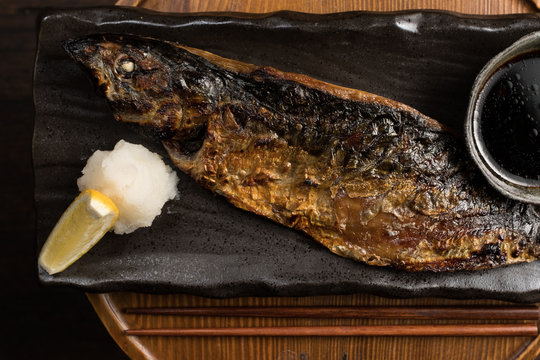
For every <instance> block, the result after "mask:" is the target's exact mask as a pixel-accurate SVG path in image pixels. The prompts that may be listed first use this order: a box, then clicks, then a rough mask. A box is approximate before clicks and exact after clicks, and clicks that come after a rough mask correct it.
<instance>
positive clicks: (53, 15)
mask: <svg viewBox="0 0 540 360" xmlns="http://www.w3.org/2000/svg"><path fill="white" fill-rule="evenodd" d="M539 29H540V20H539V18H538V17H537V16H536V15H532V14H529V15H519V16H518V15H516V16H504V17H477V16H476V17H471V16H459V15H456V14H450V13H439V12H399V13H359V12H355V13H343V14H330V15H307V14H299V13H291V12H279V13H275V14H270V15H242V14H236V15H235V14H195V15H166V14H159V13H154V12H149V11H141V10H136V9H132V8H119V7H111V8H92V9H80V10H57V11H50V12H47V13H45V14H43V15H42V16H41V17H40V30H39V38H38V52H37V57H36V65H35V78H34V101H35V112H36V113H35V130H34V131H35V133H34V142H33V147H34V148H33V155H34V171H35V186H36V188H35V199H36V210H37V245H38V249H40V248H41V246H42V245H43V243H44V241H45V239H46V237H47V235H48V233H49V232H50V230H51V229H52V227H53V225H54V223H55V222H56V221H57V219H58V218H59V216H60V215H61V214H62V211H63V210H64V209H65V208H66V207H67V205H68V204H69V203H70V202H71V201H72V199H73V198H74V197H75V196H76V195H77V193H78V190H77V187H76V180H77V178H78V177H79V176H80V172H81V170H82V168H83V167H84V165H85V163H86V159H87V158H88V157H89V156H90V155H91V154H92V153H93V152H94V151H95V150H98V149H101V150H110V149H112V147H113V146H114V144H115V143H116V142H117V141H118V140H120V139H125V140H127V141H130V142H134V143H140V144H143V145H145V146H146V147H148V148H150V149H151V150H153V151H155V152H158V153H159V154H161V155H162V156H163V158H164V159H165V160H166V162H167V163H169V164H170V165H172V164H171V162H170V161H169V159H168V158H167V155H166V153H165V151H164V150H163V149H162V147H161V145H160V144H159V143H158V142H156V141H155V140H152V139H150V138H147V137H145V136H143V135H140V134H139V133H137V132H135V131H134V130H133V129H132V128H131V127H129V126H126V125H124V124H121V123H117V122H115V121H114V120H113V118H112V114H111V112H110V110H109V109H108V107H107V105H106V103H105V100H104V99H103V98H101V97H99V96H98V95H96V93H95V91H94V89H93V87H92V85H91V83H90V81H89V79H88V78H87V76H86V75H85V73H84V72H83V70H82V69H81V68H79V66H78V65H77V64H75V63H74V62H73V61H72V60H71V59H70V58H69V57H68V55H67V54H66V53H65V52H64V50H63V49H62V47H61V44H62V42H63V41H64V40H67V39H72V38H77V37H82V36H85V35H88V34H94V33H132V34H140V35H145V36H151V37H156V38H160V39H167V40H173V41H177V42H179V43H182V44H185V45H189V46H193V47H196V48H200V49H204V50H207V51H210V52H213V53H216V54H219V55H221V56H224V57H227V58H232V59H236V60H240V61H244V62H248V63H253V64H257V65H270V66H273V67H276V68H278V69H281V70H285V71H292V72H297V73H302V74H307V75H310V76H313V77H315V78H318V79H321V80H324V81H328V82H331V83H335V84H339V85H343V86H347V87H352V88H357V89H361V90H365V91H369V92H372V93H375V94H379V95H382V96H386V97H389V98H392V99H395V100H398V101H401V102H403V103H406V104H408V105H411V106H413V107H415V108H416V109H418V110H420V111H421V112H423V113H424V114H426V115H428V116H431V117H433V118H435V119H437V120H439V121H441V122H443V123H445V124H447V125H449V126H450V127H453V128H454V129H456V130H457V132H458V133H459V134H461V133H462V127H463V121H464V117H465V110H466V107H467V103H468V97H469V90H470V88H471V86H472V83H473V81H474V78H475V76H476V74H477V73H478V72H479V70H480V69H481V67H482V66H483V65H484V64H485V63H486V62H487V60H488V59H489V58H491V57H492V56H494V55H495V54H497V53H498V52H499V51H501V50H502V49H504V48H505V47H506V46H508V45H510V44H511V43H512V42H514V41H515V40H517V39H518V38H520V37H521V36H523V35H525V34H527V33H530V32H532V31H536V30H539ZM179 176H180V185H179V190H180V198H179V199H178V200H175V201H170V202H169V203H167V204H166V205H165V207H164V209H163V212H162V215H160V216H159V217H158V218H157V219H156V220H155V221H154V224H153V225H152V227H150V228H144V229H139V230H137V231H136V232H134V233H132V234H129V235H122V236H117V235H114V234H112V233H109V234H107V235H106V236H105V237H104V238H103V239H102V240H101V242H99V243H98V244H97V245H96V246H95V247H94V248H93V249H92V250H91V251H90V252H89V253H88V254H86V255H85V256H84V257H83V258H81V259H80V260H79V261H78V262H76V263H75V264H74V265H72V266H71V267H70V268H68V269H67V270H66V271H64V272H62V273H60V274H57V275H54V276H49V275H48V274H47V273H45V272H44V271H43V270H42V269H39V267H38V271H39V277H40V280H41V281H42V282H43V283H45V284H55V285H69V286H75V287H79V288H81V289H84V290H86V291H120V290H122V291H126V290H131V291H141V292H161V293H165V292H182V293H192V294H198V295H205V296H213V297H231V296H244V295H260V296H271V295H279V296H304V295H322V294H345V293H360V292H369V293H375V294H380V295H386V296H396V297H413V296H414V297H416V296H439V297H451V298H493V299H504V300H511V301H518V302H532V301H540V262H533V263H530V264H521V265H514V266H510V267H505V268H500V269H494V270H487V271H476V272H455V273H406V272H402V271H396V270H393V269H389V268H377V267H370V266H367V265H364V264H362V263H357V262H354V261H352V260H348V259H344V258H341V257H339V256H337V255H334V254H332V253H331V252H330V251H328V250H327V249H326V248H324V247H322V246H320V245H319V244H318V243H316V242H315V241H314V240H312V239H310V238H308V237H306V236H304V235H303V234H300V233H299V232H296V231H293V230H290V229H288V228H285V227H282V226H280V225H277V224H275V223H273V222H271V221H269V220H266V219H264V218H261V217H258V216H256V215H253V214H251V213H248V212H245V211H242V210H239V209H237V208H235V207H234V206H232V205H230V204H229V203H227V201H225V200H224V199H222V198H220V197H219V196H215V195H213V194H212V193H210V192H209V191H207V190H204V189H203V188H201V187H200V186H199V185H197V184H196V183H195V182H194V181H193V180H191V178H189V177H188V176H186V175H185V174H183V173H180V172H179Z"/></svg>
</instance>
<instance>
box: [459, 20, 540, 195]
mask: <svg viewBox="0 0 540 360" xmlns="http://www.w3.org/2000/svg"><path fill="white" fill-rule="evenodd" d="M539 133H540V31H537V32H534V33H531V34H529V35H526V36H524V37H522V38H521V39H519V40H517V41H516V42H514V43H513V44H512V45H510V46H509V47H507V48H506V49H504V50H503V51H501V52H500V53H499V54H497V55H496V56H495V57H493V58H492V59H490V60H489V61H488V63H487V64H486V65H485V66H484V67H483V68H482V70H481V71H480V72H479V73H478V76H477V77H476V79H475V81H474V84H473V87H472V90H471V97H470V101H469V107H468V109H467V118H466V120H465V136H466V143H467V147H468V149H469V152H470V154H471V157H472V158H473V160H474V162H475V163H476V165H477V166H478V168H479V169H480V171H481V172H482V174H483V175H484V177H485V178H486V180H487V181H488V182H489V184H491V185H492V186H493V187H494V188H495V189H497V190H498V191H499V192H500V193H502V194H503V195H505V196H507V197H509V198H512V199H515V200H519V201H523V202H528V203H532V204H538V205H540V134H539Z"/></svg>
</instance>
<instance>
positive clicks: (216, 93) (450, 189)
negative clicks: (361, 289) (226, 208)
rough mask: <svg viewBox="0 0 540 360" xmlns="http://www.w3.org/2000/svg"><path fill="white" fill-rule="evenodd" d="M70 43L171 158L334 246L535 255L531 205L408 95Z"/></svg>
mask: <svg viewBox="0 0 540 360" xmlns="http://www.w3.org/2000/svg"><path fill="white" fill-rule="evenodd" d="M64 47H65V49H66V50H67V51H68V53H69V54H70V55H71V56H72V57H73V58H74V59H75V60H77V61H78V62H79V63H81V64H82V65H83V66H84V67H85V68H86V69H87V70H88V71H89V72H90V73H91V75H92V77H93V78H94V80H95V82H96V85H97V86H98V87H99V88H100V89H101V91H102V93H103V94H104V95H105V97H106V98H107V100H108V102H109V104H110V106H111V108H112V110H113V114H114V117H115V118H116V119H117V120H119V121H124V122H132V123H138V124H140V125H142V126H146V127H147V128H148V129H151V130H152V131H153V132H155V133H156V134H157V135H158V136H159V137H160V139H161V140H162V142H163V144H164V145H165V147H166V149H167V151H168V153H169V155H170V156H171V158H172V160H173V161H174V163H175V164H176V165H177V166H178V168H179V169H181V170H182V171H184V172H186V173H188V174H189V175H191V176H192V177H193V178H194V179H195V180H196V181H198V182H199V183H200V184H201V185H203V186H204V187H206V188H208V189H210V190H212V191H213V192H215V193H218V194H220V195H222V196H224V197H225V198H227V200H229V201H230V202H231V203H232V204H234V205H235V206H237V207H239V208H242V209H245V210H248V211H251V212H254V213H256V214H259V215H262V216H265V217H267V218H269V219H272V220H274V221H276V222H278V223H280V224H283V225H285V226H289V227H291V228H294V229H298V230H301V231H303V232H305V233H306V234H308V235H310V236H311V237H313V238H314V239H315V240H317V241H319V242H320V243H322V244H323V245H325V246H326V247H328V248H329V249H330V250H331V251H333V252H335V253H337V254H339V255H342V256H345V257H349V258H353V259H355V260H359V261H363V262H366V263H368V264H371V265H379V266H387V265H390V266H393V267H396V268H399V269H405V270H409V271H423V270H430V271H454V270H477V269H486V268H493V267H497V266H501V265H507V264H513V263H519V262H529V261H533V260H536V259H537V258H538V257H539V255H540V244H539V243H540V231H539V226H540V215H539V209H538V208H536V207H535V206H534V205H529V204H524V203H519V202H516V201H513V200H510V199H507V198H504V197H502V196H501V195H499V194H498V193H496V192H495V191H494V190H492V189H491V188H490V187H488V186H487V184H486V182H485V181H484V179H483V178H482V177H481V175H480V174H479V172H478V171H477V170H476V168H475V167H474V166H473V164H472V162H471V161H470V160H469V158H468V155H467V153H466V151H465V146H464V145H463V144H462V143H460V142H459V140H457V139H456V138H455V136H454V135H452V134H451V132H450V131H449V130H448V129H446V128H445V127H444V126H443V125H441V124H439V123H438V122H437V121H435V120H433V119H431V118H429V117H427V116H425V115H423V114H421V113H419V112H418V111H416V110H414V109H412V108H410V107H408V106H406V105H404V104H401V103H398V102H396V101H393V100H390V99H386V98H383V97H380V96H377V95H374V94H370V93H367V92H363V91H359V90H353V89H348V88H343V87H339V86H336V85H332V84H329V83H325V82H322V81H319V80H316V79H313V78H310V77H308V76H304V75H299V74H293V73H286V72H282V71H279V70H276V69H274V68H270V67H258V66H255V65H251V64H246V63H242V62H238V61H234V60H229V59H225V58H222V57H219V56H217V55H214V54H211V53H208V52H205V51H202V50H198V49H193V48H189V47H186V46H181V45H178V44H175V43H171V42H166V41H160V40H156V39H150V38H141V37H136V36H120V35H95V36H91V37H88V38H85V39H79V40H73V41H69V42H67V43H66V44H64Z"/></svg>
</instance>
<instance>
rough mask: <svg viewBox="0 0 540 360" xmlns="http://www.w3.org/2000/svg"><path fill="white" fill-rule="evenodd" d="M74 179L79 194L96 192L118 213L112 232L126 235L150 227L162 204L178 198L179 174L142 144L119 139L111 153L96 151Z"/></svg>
mask: <svg viewBox="0 0 540 360" xmlns="http://www.w3.org/2000/svg"><path fill="white" fill-rule="evenodd" d="M82 173H83V176H81V177H80V178H79V179H78V180H77V185H78V186H79V190H80V191H84V190H86V189H95V190H98V191H101V192H102V193H104V194H105V195H107V196H108V197H110V198H111V199H112V200H113V201H114V203H115V204H116V206H117V207H118V210H119V213H120V214H119V216H118V220H117V221H116V223H115V225H114V227H113V230H114V232H115V233H117V234H128V233H131V232H133V231H135V230H136V229H138V228H140V227H146V226H150V225H152V222H153V221H154V219H155V218H156V216H158V215H159V214H160V213H161V208H162V207H163V205H164V204H165V203H166V202H167V201H168V200H171V199H174V198H175V197H176V196H177V195H178V190H177V187H176V186H177V185H178V175H176V173H175V172H174V171H173V170H172V169H171V168H170V167H169V166H167V165H166V164H165V163H164V162H163V160H162V159H161V157H160V156H159V155H157V154H155V153H153V152H151V151H149V150H148V149H146V148H145V147H144V146H142V145H136V144H131V143H128V142H126V141H124V140H120V141H119V142H118V143H117V144H116V145H115V147H114V150H112V151H100V150H98V151H96V152H95V153H94V154H92V156H91V157H90V158H89V159H88V162H87V163H86V166H85V167H84V169H83V170H82Z"/></svg>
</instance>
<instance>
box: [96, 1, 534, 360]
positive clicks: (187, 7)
mask: <svg viewBox="0 0 540 360" xmlns="http://www.w3.org/2000/svg"><path fill="white" fill-rule="evenodd" d="M117 5H128V6H139V7H144V8H148V9H154V10H158V11H171V12H214V11H238V12H252V13H261V12H271V11H276V10H295V11H303V12H311V13H329V12H340V11H350V10H368V11H394V10H406V9H439V10H447V11H456V12H462V13H468V14H509V13H523V12H532V11H535V10H536V7H535V6H534V4H533V2H529V1H523V0H505V1H503V0H500V1H494V0H491V1H490V0H483V1H477V0H470V1H468V0H460V1H448V0H417V1H390V0H388V1H376V0H371V1H370V0H356V1H354V0H350V1H348V0H333V1H317V2H308V1H301V0H293V1H287V0H264V1H255V0H247V1H233V0H213V1H208V0H206V1H205V0H200V1H199V0H183V1H182V0H168V1H157V0H152V1H151V0H148V1H144V0H143V1H130V0H120V1H118V2H117ZM88 298H89V300H90V302H91V303H92V305H93V306H94V308H95V310H96V312H97V313H98V315H99V316H100V318H101V320H102V321H103V323H104V324H105V326H106V327H107V329H108V331H109V332H110V334H111V335H112V336H113V338H114V339H115V340H116V341H117V343H118V344H119V346H120V347H121V348H122V349H123V350H124V351H125V352H126V353H127V354H128V355H129V356H130V357H131V358H133V359H235V360H236V359H239V360H242V359H263V360H265V359H279V360H293V359H295V360H297V359H298V360H300V359H302V360H307V359H340V360H346V359H449V360H458V359H535V358H536V357H537V356H538V354H539V353H540V340H539V339H538V338H533V337H510V336H507V337H487V336H483V337H467V336H452V337H440V336H434V337H433V336H432V337H413V336H403V337H397V336H384V337H382V336H364V337H353V336H350V337H347V336H346V337H314V336H307V337H272V336H269V337H262V336H258V337H225V336H218V337H191V336H187V337H169V336H167V337H164V336H151V337H149V336H126V335H125V333H124V331H125V330H126V329H135V328H212V327H256V326H337V325H341V326H352V325H413V324H419V323H425V321H423V320H410V319H399V320H398V319H298V318H281V319H277V318H258V317H209V316H174V315H159V316H155V315H145V314H126V313H125V312H124V309H126V308H132V307H140V306H148V307H173V306H174V307H198V306H425V305H439V306H445V305H454V306H469V305H499V306H504V305H511V304H508V303H504V302H501V301H490V300H470V301H458V300H448V299H435V298H422V299H388V298H382V297H377V296H372V295H365V294H359V295H347V296H318V297H303V298H257V297H251V298H249V297H248V298H234V299H222V300H219V299H209V298H201V297H196V296H190V295H181V294H177V295H147V294H137V293H110V294H88ZM509 322H510V321H507V320H502V321H501V320H499V321H497V323H509ZM512 322H514V323H516V322H520V321H512ZM521 322H523V321H521ZM429 323H430V324H455V323H456V321H455V320H431V321H430V322H429ZM467 323H470V324H477V323H480V321H479V320H468V321H467ZM484 323H485V322H484Z"/></svg>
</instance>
